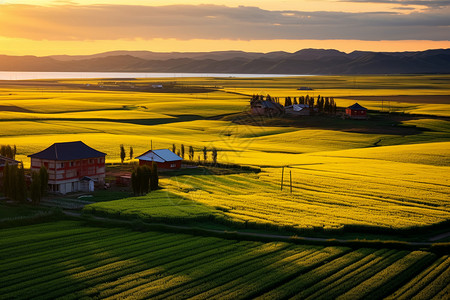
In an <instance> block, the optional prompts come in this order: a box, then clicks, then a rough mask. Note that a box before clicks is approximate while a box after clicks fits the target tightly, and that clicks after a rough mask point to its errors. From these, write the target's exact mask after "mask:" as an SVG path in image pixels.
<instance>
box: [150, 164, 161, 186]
mask: <svg viewBox="0 0 450 300" xmlns="http://www.w3.org/2000/svg"><path fill="white" fill-rule="evenodd" d="M158 188H159V176H158V165H157V164H156V162H153V163H152V170H151V177H150V190H152V191H155V190H157V189H158Z"/></svg>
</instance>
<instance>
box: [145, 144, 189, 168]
mask: <svg viewBox="0 0 450 300" xmlns="http://www.w3.org/2000/svg"><path fill="white" fill-rule="evenodd" d="M136 159H139V165H141V166H142V165H151V164H152V163H153V162H155V163H156V165H157V166H158V169H168V170H174V169H179V168H181V161H182V160H183V159H182V158H181V157H179V156H178V155H176V154H175V153H173V152H172V151H170V150H169V149H158V150H149V151H147V152H145V153H144V154H142V155H139V156H138V157H136Z"/></svg>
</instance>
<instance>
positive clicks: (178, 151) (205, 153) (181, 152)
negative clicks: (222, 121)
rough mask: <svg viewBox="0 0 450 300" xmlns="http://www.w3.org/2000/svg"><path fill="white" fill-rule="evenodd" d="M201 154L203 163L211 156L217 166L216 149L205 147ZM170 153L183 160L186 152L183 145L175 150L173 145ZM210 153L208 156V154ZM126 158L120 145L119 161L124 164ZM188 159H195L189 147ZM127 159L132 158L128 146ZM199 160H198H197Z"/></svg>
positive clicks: (123, 148)
mask: <svg viewBox="0 0 450 300" xmlns="http://www.w3.org/2000/svg"><path fill="white" fill-rule="evenodd" d="M201 151H202V152H203V161H204V162H206V161H208V158H209V156H211V160H212V162H213V163H214V164H217V149H216V148H214V147H213V148H211V149H208V148H207V147H206V146H205V147H203V149H202V150H201ZM172 152H173V153H176V154H177V155H178V156H180V157H181V158H183V159H184V158H185V155H186V150H185V147H184V145H183V144H181V145H180V148H179V149H177V147H176V145H175V144H172ZM208 153H210V154H208ZM126 157H127V154H126V151H125V147H124V145H123V144H121V145H120V160H121V161H122V163H123V162H124V160H125V158H126ZM188 157H189V160H190V161H194V158H195V150H194V147H192V146H189V148H188ZM129 158H130V159H132V158H133V147H132V146H130V151H129ZM199 160H200V158H199Z"/></svg>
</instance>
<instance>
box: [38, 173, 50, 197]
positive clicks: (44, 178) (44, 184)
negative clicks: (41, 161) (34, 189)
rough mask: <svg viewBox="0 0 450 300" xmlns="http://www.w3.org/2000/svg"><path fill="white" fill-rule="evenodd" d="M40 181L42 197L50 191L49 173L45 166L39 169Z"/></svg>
mask: <svg viewBox="0 0 450 300" xmlns="http://www.w3.org/2000/svg"><path fill="white" fill-rule="evenodd" d="M39 181H40V185H41V186H40V191H41V196H44V195H45V194H46V193H47V189H48V172H47V168H46V167H45V166H41V168H40V169H39Z"/></svg>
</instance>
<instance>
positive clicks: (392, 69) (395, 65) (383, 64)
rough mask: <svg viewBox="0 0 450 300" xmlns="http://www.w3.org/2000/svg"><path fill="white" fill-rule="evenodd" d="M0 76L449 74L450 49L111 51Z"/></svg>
mask: <svg viewBox="0 0 450 300" xmlns="http://www.w3.org/2000/svg"><path fill="white" fill-rule="evenodd" d="M0 71H33V72H39V71H41V72H164V73H166V72H167V73H244V74H317V75H320V74H419V73H450V49H435V50H427V51H419V52H367V51H354V52H352V53H349V54H347V53H344V52H340V51H338V50H333V49H327V50H325V49H303V50H300V51H297V52H294V53H288V52H283V51H279V52H270V53H257V52H243V51H216V52H185V53H182V52H172V53H158V52H150V51H112V52H105V53H99V54H94V55H78V56H69V55H54V56H46V57H36V56H7V55H0Z"/></svg>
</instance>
